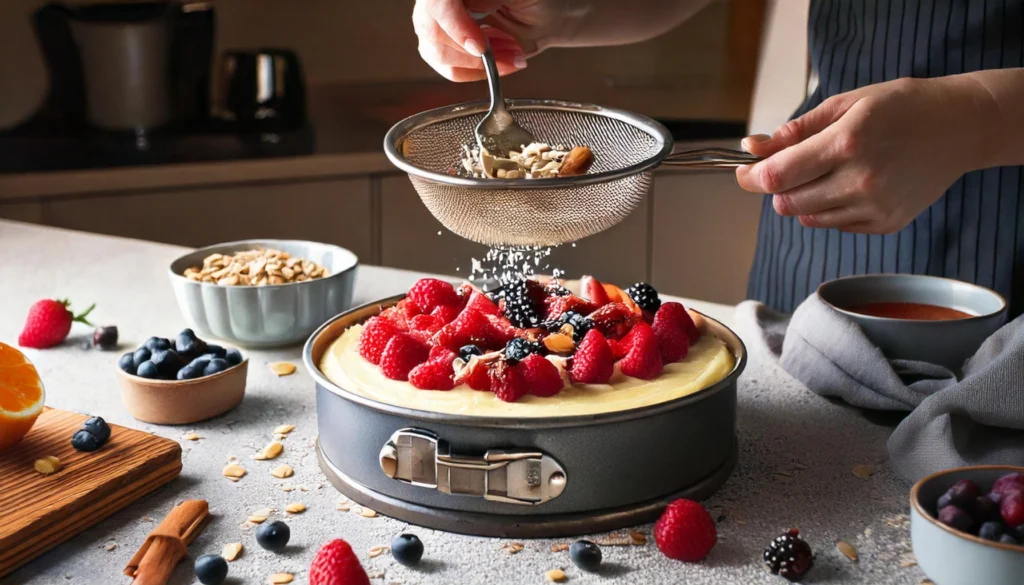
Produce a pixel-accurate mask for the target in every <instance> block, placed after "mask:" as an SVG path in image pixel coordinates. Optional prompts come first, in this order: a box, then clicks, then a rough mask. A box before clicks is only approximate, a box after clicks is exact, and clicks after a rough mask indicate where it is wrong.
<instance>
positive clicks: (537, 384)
mask: <svg viewBox="0 0 1024 585" xmlns="http://www.w3.org/2000/svg"><path fill="white" fill-rule="evenodd" d="M516 369H517V370H519V373H520V374H522V377H523V380H524V381H525V382H526V386H527V387H528V388H529V391H530V394H533V395H534V396H544V397H547V396H554V395H555V394H558V393H559V392H561V391H562V386H563V383H562V376H561V374H559V373H558V367H556V366H555V364H553V363H551V362H549V361H548V360H547V359H545V358H544V356H541V355H539V354H536V353H531V354H530V355H528V356H526V359H524V360H523V361H521V362H519V363H518V364H516Z"/></svg>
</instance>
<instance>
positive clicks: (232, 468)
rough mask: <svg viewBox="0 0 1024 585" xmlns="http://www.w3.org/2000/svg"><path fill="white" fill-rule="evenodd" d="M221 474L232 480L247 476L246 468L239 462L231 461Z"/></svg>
mask: <svg viewBox="0 0 1024 585" xmlns="http://www.w3.org/2000/svg"><path fill="white" fill-rule="evenodd" d="M221 475H223V476H224V477H226V478H228V479H230V480H232V481H238V480H240V479H242V477H244V476H245V468H244V467H242V466H241V465H239V464H237V463H229V464H228V466H227V467H225V468H224V471H222V472H221Z"/></svg>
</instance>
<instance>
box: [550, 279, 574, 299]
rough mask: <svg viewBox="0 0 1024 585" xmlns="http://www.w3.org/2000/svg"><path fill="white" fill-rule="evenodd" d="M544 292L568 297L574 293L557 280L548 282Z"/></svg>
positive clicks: (551, 295)
mask: <svg viewBox="0 0 1024 585" xmlns="http://www.w3.org/2000/svg"><path fill="white" fill-rule="evenodd" d="M544 292H545V293H546V294H547V295H548V296H549V297H567V296H569V295H571V294H572V291H570V290H569V289H567V288H565V287H564V286H562V285H560V284H558V283H557V282H550V283H548V285H547V286H545V287H544Z"/></svg>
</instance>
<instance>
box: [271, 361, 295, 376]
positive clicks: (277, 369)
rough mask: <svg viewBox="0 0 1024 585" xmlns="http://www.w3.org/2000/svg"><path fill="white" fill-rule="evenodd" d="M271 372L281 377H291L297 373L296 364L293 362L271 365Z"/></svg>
mask: <svg viewBox="0 0 1024 585" xmlns="http://www.w3.org/2000/svg"><path fill="white" fill-rule="evenodd" d="M270 371H271V372H274V373H275V374H277V375H278V376H279V377H280V376H290V375H291V374H294V373H295V364H293V363H291V362H274V363H272V364H270Z"/></svg>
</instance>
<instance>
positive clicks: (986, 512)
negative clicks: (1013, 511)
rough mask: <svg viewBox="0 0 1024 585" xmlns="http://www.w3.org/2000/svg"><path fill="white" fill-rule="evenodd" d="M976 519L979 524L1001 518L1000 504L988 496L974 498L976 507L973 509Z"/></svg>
mask: <svg viewBox="0 0 1024 585" xmlns="http://www.w3.org/2000/svg"><path fill="white" fill-rule="evenodd" d="M971 512H972V515H973V516H974V521H975V522H976V523H977V524H982V523H984V522H989V521H991V520H999V506H998V505H996V503H995V502H993V501H992V499H991V498H989V497H988V496H979V497H978V499H976V500H974V507H973V508H972V509H971Z"/></svg>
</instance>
